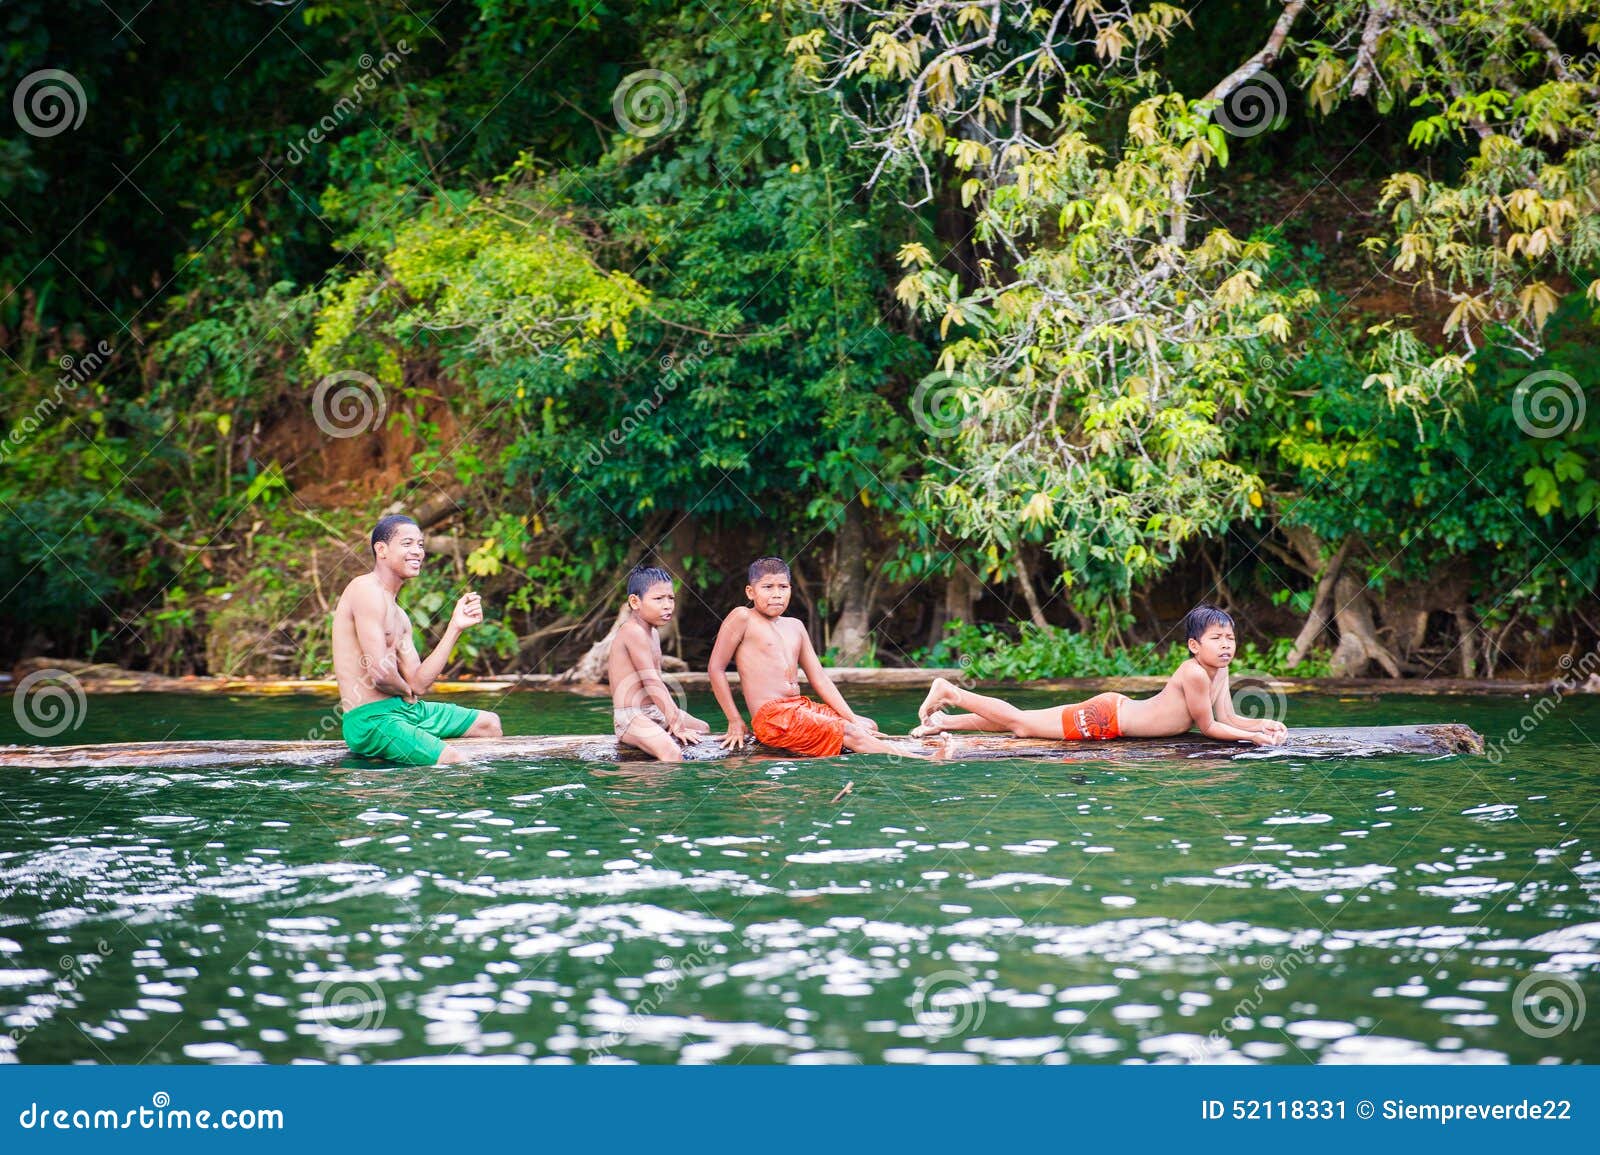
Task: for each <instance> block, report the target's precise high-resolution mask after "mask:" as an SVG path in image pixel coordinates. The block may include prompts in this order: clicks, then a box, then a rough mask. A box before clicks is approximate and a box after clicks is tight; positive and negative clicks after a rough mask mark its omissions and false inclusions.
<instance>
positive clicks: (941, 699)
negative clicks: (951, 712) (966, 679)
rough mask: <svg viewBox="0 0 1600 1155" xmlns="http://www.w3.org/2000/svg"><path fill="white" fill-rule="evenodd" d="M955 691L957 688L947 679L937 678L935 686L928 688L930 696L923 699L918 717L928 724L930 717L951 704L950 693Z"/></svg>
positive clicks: (918, 708) (934, 682) (918, 710)
mask: <svg viewBox="0 0 1600 1155" xmlns="http://www.w3.org/2000/svg"><path fill="white" fill-rule="evenodd" d="M954 689H955V687H954V686H952V685H951V684H950V682H949V681H948V680H947V679H945V678H935V679H934V680H933V685H931V686H929V687H928V696H927V697H926V698H924V699H922V705H920V706H918V707H917V717H919V718H921V719H922V721H923V722H924V723H926V722H927V721H928V715H930V714H932V713H933V712H934V711H935V710H937V709H938V708H939V707H940V706H944V705H947V704H948V703H949V702H950V691H952V690H954Z"/></svg>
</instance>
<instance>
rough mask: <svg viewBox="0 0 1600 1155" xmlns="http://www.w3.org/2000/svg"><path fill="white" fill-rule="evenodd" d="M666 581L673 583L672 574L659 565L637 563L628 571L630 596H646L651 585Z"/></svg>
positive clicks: (669, 583)
mask: <svg viewBox="0 0 1600 1155" xmlns="http://www.w3.org/2000/svg"><path fill="white" fill-rule="evenodd" d="M662 582H666V583H667V584H668V585H671V584H672V575H671V574H669V573H668V572H667V571H666V570H664V569H662V568H661V567H660V566H658V565H636V566H634V567H633V568H632V569H631V570H629V571H628V596H629V597H633V596H635V595H637V596H639V597H641V598H642V597H644V595H645V594H647V593H649V592H650V587H651V586H655V585H660V584H661V583H662Z"/></svg>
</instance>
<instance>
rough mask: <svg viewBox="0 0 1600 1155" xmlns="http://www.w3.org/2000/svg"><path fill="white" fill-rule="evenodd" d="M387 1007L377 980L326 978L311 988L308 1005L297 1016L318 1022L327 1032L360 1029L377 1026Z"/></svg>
mask: <svg viewBox="0 0 1600 1155" xmlns="http://www.w3.org/2000/svg"><path fill="white" fill-rule="evenodd" d="M388 1010H389V1003H388V1000H387V999H385V998H384V996H383V988H382V987H381V986H379V985H378V984H377V983H374V982H367V981H366V980H364V979H347V978H337V979H336V978H329V979H324V980H323V981H322V982H320V983H318V984H317V989H316V990H314V991H312V992H311V1005H310V1006H308V1007H307V1008H306V1009H305V1010H303V1011H301V1012H300V1016H301V1017H302V1018H305V1019H310V1020H311V1021H312V1022H316V1023H321V1024H322V1025H323V1026H324V1027H326V1028H327V1029H328V1030H329V1031H330V1032H340V1031H350V1032H360V1031H371V1030H376V1029H377V1028H378V1027H381V1026H382V1025H383V1017H384V1015H385V1014H387V1013H388Z"/></svg>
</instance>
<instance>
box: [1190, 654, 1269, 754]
mask: <svg viewBox="0 0 1600 1155" xmlns="http://www.w3.org/2000/svg"><path fill="white" fill-rule="evenodd" d="M1173 677H1175V678H1177V679H1178V680H1179V684H1180V685H1181V686H1182V687H1183V701H1184V705H1186V706H1188V707H1189V718H1190V719H1191V720H1192V721H1193V722H1194V724H1195V725H1196V726H1198V727H1200V733H1202V734H1204V735H1205V736H1206V737H1207V738H1225V739H1228V740H1230V741H1235V742H1237V741H1245V742H1255V743H1256V744H1257V745H1261V744H1263V743H1264V742H1265V741H1266V735H1261V734H1257V733H1256V732H1255V731H1253V730H1246V729H1243V728H1242V727H1239V726H1234V725H1230V724H1229V723H1227V722H1222V721H1219V720H1218V719H1217V717H1216V715H1215V714H1213V713H1212V710H1211V679H1209V678H1207V677H1206V676H1205V674H1203V673H1201V672H1200V671H1199V670H1198V669H1196V668H1194V667H1192V666H1187V667H1185V668H1183V669H1180V670H1179V671H1178V672H1177V673H1176V674H1174V675H1173Z"/></svg>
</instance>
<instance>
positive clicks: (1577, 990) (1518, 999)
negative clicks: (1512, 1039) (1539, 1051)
mask: <svg viewBox="0 0 1600 1155" xmlns="http://www.w3.org/2000/svg"><path fill="white" fill-rule="evenodd" d="M1587 1009H1588V1006H1587V1004H1586V1003H1585V1002H1584V998H1583V988H1582V987H1580V986H1579V985H1578V984H1577V982H1575V981H1574V980H1573V979H1570V978H1568V977H1567V976H1566V975H1558V974H1551V973H1550V972H1548V971H1540V972H1538V973H1535V974H1531V975H1529V976H1528V977H1527V978H1525V979H1523V980H1522V981H1521V982H1520V983H1518V984H1517V989H1516V990H1514V991H1512V992H1511V1018H1512V1019H1513V1021H1515V1022H1516V1024H1517V1026H1518V1028H1520V1029H1521V1031H1522V1033H1523V1034H1525V1035H1532V1036H1533V1037H1534V1038H1536V1039H1552V1038H1554V1037H1555V1036H1557V1035H1562V1034H1565V1033H1566V1032H1568V1031H1576V1030H1577V1029H1578V1028H1579V1027H1581V1026H1583V1016H1584V1012H1585V1011H1586V1010H1587Z"/></svg>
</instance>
